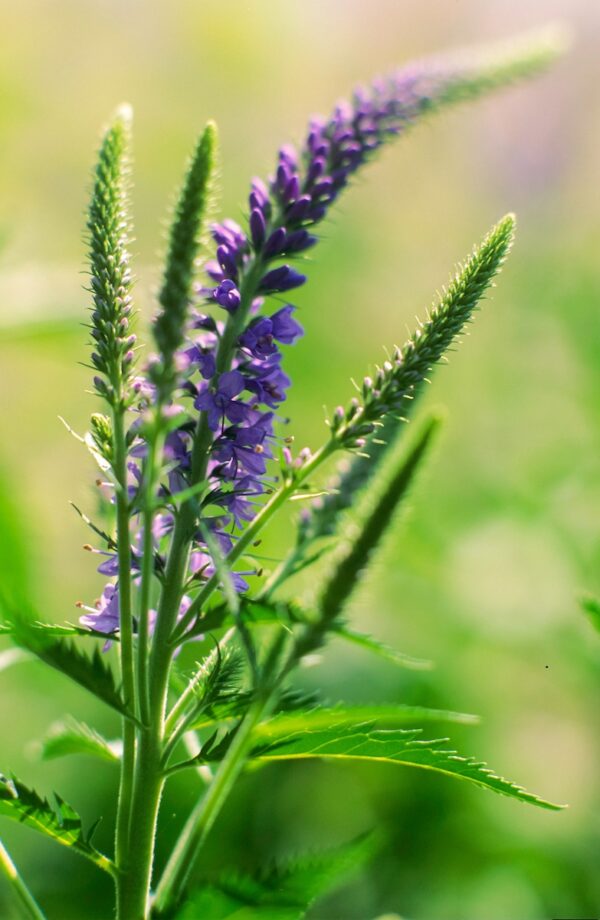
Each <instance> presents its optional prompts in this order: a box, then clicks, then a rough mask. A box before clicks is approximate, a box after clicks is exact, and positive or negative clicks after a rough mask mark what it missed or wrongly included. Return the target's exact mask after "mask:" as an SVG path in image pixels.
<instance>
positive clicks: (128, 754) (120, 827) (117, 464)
mask: <svg viewBox="0 0 600 920" xmlns="http://www.w3.org/2000/svg"><path fill="white" fill-rule="evenodd" d="M113 432H114V452H115V458H114V465H113V469H114V474H115V479H116V484H117V485H116V504H117V555H118V560H119V635H120V640H121V641H120V643H119V648H120V656H121V680H122V682H123V693H124V697H125V704H126V705H127V707H128V708H129V709H130V710H131V711H132V712H135V708H136V707H135V674H134V664H133V622H132V610H131V535H130V529H129V500H128V496H127V448H126V444H125V430H124V424H123V410H122V409H121V408H120V407H118V408H115V410H114V412H113ZM134 762H135V726H134V724H133V722H131V720H130V719H128V718H124V719H123V758H122V761H121V778H120V784H119V799H118V807H117V826H116V839H115V861H116V864H117V866H118V868H119V869H122V867H123V865H124V864H125V862H126V860H127V857H128V851H129V819H130V812H131V793H132V786H133V770H134Z"/></svg>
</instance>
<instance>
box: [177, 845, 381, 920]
mask: <svg viewBox="0 0 600 920" xmlns="http://www.w3.org/2000/svg"><path fill="white" fill-rule="evenodd" d="M375 839H376V838H374V837H367V838H365V837H362V838H360V839H359V840H357V841H353V842H352V843H349V844H346V845H345V846H342V847H338V848H337V849H335V850H329V851H327V852H323V853H315V854H311V855H310V856H306V857H304V858H301V859H297V860H295V861H293V862H288V863H285V864H282V865H279V866H276V867H275V868H273V869H270V870H267V871H265V872H263V873H261V874H260V875H258V876H257V877H252V876H249V875H241V874H240V873H237V872H228V873H227V872H226V873H223V874H222V875H221V876H220V877H219V878H218V879H217V880H215V881H209V882H208V883H206V884H205V885H204V886H203V887H202V889H201V890H200V891H198V892H195V893H192V894H191V895H190V896H188V898H187V899H186V904H185V906H184V907H183V908H182V909H181V910H180V911H179V912H178V913H177V914H176V918H175V920H197V918H198V917H202V920H301V918H302V917H304V916H305V914H306V912H307V910H308V909H309V908H310V907H311V905H312V904H313V903H314V902H315V901H316V900H317V898H318V897H320V896H321V895H323V894H325V893H326V892H327V891H328V890H329V889H330V888H332V887H333V886H334V885H335V884H336V883H338V882H339V881H340V880H341V879H342V878H343V876H345V875H348V874H349V873H351V872H354V871H357V870H358V869H359V868H360V866H361V865H362V863H363V862H365V860H367V859H368V858H369V857H370V856H371V855H372V853H373V851H374V848H375V845H374V841H375Z"/></svg>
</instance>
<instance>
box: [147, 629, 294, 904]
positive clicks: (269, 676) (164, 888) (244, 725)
mask: <svg viewBox="0 0 600 920" xmlns="http://www.w3.org/2000/svg"><path fill="white" fill-rule="evenodd" d="M285 641H286V635H285V633H284V632H282V633H281V634H280V635H279V636H277V638H276V639H275V641H274V643H273V646H272V648H271V650H270V652H269V654H268V656H267V660H266V663H265V666H264V668H263V672H262V675H261V686H260V687H258V688H257V691H256V696H255V698H254V700H253V702H252V704H251V705H250V707H249V708H248V710H247V712H246V714H245V716H244V718H243V719H242V721H241V723H240V725H239V727H238V729H237V731H236V733H235V736H234V738H233V741H232V742H231V745H230V747H229V749H228V751H227V753H226V755H225V757H224V758H223V760H222V761H221V764H220V766H219V769H218V770H217V772H216V773H215V775H214V778H213V779H212V781H211V783H210V786H209V787H208V789H207V791H206V793H205V795H204V796H203V798H202V799H200V800H199V802H198V803H197V805H196V807H195V808H194V809H193V811H192V812H191V814H190V816H189V817H188V820H187V821H186V824H185V827H184V828H183V831H182V832H181V835H180V837H179V839H178V841H177V843H176V845H175V848H174V850H173V852H172V853H171V856H170V858H169V861H168V862H167V865H166V866H165V869H164V872H163V874H162V877H161V880H160V882H159V885H158V888H157V889H156V896H155V898H154V904H153V906H154V908H155V909H156V912H157V914H158V915H160V914H161V912H164V911H165V910H166V909H168V908H169V907H171V906H172V905H173V904H174V903H176V902H177V900H178V898H179V897H180V895H181V892H182V889H183V887H184V885H185V884H186V882H187V879H188V877H189V874H190V872H191V870H192V868H193V865H194V862H195V861H196V858H197V856H198V853H199V851H200V848H201V847H202V844H203V843H204V841H205V840H206V837H207V835H208V833H209V831H210V829H211V828H212V826H213V824H214V822H215V820H216V818H217V815H218V814H219V812H220V811H221V808H222V807H223V805H224V804H225V802H226V800H227V797H228V795H229V793H230V792H231V790H232V788H233V785H234V783H235V781H236V780H237V778H238V777H239V775H240V773H241V772H242V770H243V768H244V765H245V763H246V758H247V755H248V753H249V751H250V748H251V745H252V733H253V731H254V729H255V728H256V726H257V725H258V723H259V722H260V721H261V720H262V719H263V718H264V716H265V715H266V714H267V713H268V712H269V709H270V707H271V706H272V704H273V700H274V698H275V691H276V689H277V687H278V685H279V677H278V666H279V658H280V652H281V647H282V643H283V642H285Z"/></svg>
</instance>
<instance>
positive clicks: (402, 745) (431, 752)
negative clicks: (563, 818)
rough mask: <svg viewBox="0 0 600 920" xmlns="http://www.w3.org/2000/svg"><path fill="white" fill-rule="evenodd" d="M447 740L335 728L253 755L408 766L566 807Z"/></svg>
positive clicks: (266, 758) (415, 733) (415, 732)
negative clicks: (460, 751) (451, 746)
mask: <svg viewBox="0 0 600 920" xmlns="http://www.w3.org/2000/svg"><path fill="white" fill-rule="evenodd" d="M447 740H448V739H446V738H442V739H436V740H433V741H426V740H423V739H422V738H421V731H420V730H419V729H413V730H409V731H404V730H401V729H396V730H393V731H363V730H362V727H361V726H358V727H357V728H356V729H352V728H348V729H347V730H345V731H344V730H339V729H335V730H333V731H326V730H325V731H315V732H306V733H302V734H293V735H290V736H289V737H288V738H287V739H285V740H281V741H277V742H275V743H273V744H270V743H266V744H263V745H259V746H257V747H255V748H254V750H253V752H252V755H251V756H252V758H253V759H254V760H255V761H260V762H262V763H267V762H277V761H284V760H302V759H309V758H322V759H326V760H333V761H349V760H359V761H376V762H380V763H396V764H404V765H406V766H411V767H420V768H422V769H426V770H435V771H436V772H438V773H446V774H447V775H449V776H454V777H457V778H459V779H464V780H467V781H469V782H471V783H474V784H475V785H478V786H482V787H484V788H486V789H491V790H493V791H494V792H498V793H500V794H502V795H506V796H509V797H510V798H514V799H518V800H519V801H521V802H528V803H529V804H531V805H538V806H540V807H541V808H548V809H551V810H555V811H556V810H559V809H561V808H563V807H564V806H562V805H555V804H554V803H552V802H548V801H546V800H545V799H541V798H539V796H537V795H534V794H533V793H530V792H527V791H526V790H525V789H523V788H522V787H521V786H517V785H516V784H515V783H512V782H510V781H509V780H506V779H504V778H503V777H501V776H498V775H497V774H495V773H494V772H493V771H492V770H490V769H489V768H488V767H487V766H486V765H485V764H484V763H482V762H481V761H477V760H475V759H474V758H473V757H463V756H461V755H459V754H458V753H457V752H456V751H454V750H452V749H449V748H447V747H445V745H446V743H447Z"/></svg>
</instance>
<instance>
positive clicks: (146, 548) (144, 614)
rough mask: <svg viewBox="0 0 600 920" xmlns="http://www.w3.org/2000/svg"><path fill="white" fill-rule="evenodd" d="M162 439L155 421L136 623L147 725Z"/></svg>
mask: <svg viewBox="0 0 600 920" xmlns="http://www.w3.org/2000/svg"><path fill="white" fill-rule="evenodd" d="M163 440H164V438H163V437H162V435H161V433H160V432H159V431H158V421H157V423H156V426H155V428H154V430H153V431H152V433H151V436H150V438H149V439H148V454H147V456H146V462H145V476H144V493H143V494H144V508H143V545H142V579H141V584H140V598H139V617H138V620H139V626H138V661H137V664H138V693H139V706H140V712H139V716H140V721H141V722H142V724H143V725H146V726H147V725H148V724H149V721H150V692H149V688H148V651H149V650H148V641H149V609H150V592H151V587H152V578H153V575H154V543H153V539H152V525H153V519H154V485H155V480H156V457H157V456H160V455H161V452H162V444H163Z"/></svg>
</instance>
